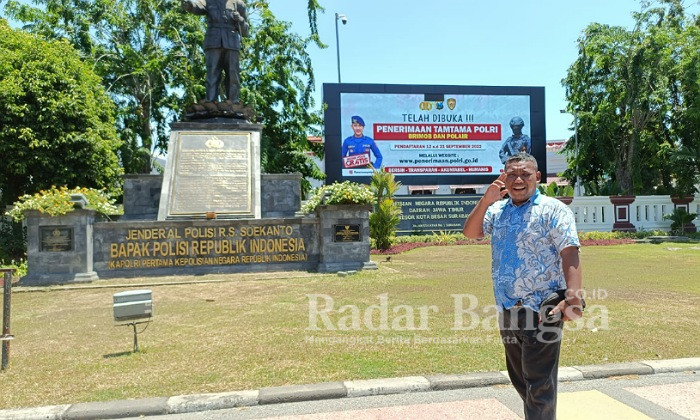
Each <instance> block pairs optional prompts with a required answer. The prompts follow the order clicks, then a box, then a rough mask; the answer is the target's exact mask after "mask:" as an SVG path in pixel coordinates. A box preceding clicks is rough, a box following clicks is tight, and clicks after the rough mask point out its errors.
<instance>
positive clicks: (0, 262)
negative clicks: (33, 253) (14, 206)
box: [0, 217, 27, 268]
mask: <svg viewBox="0 0 700 420" xmlns="http://www.w3.org/2000/svg"><path fill="white" fill-rule="evenodd" d="M26 258H27V229H26V228H23V227H22V225H21V224H20V223H16V222H13V221H12V220H11V219H9V218H7V219H6V218H4V217H0V267H5V268H8V267H9V268H16V265H17V264H18V262H19V261H22V260H24V259H26Z"/></svg>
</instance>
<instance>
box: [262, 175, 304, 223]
mask: <svg viewBox="0 0 700 420" xmlns="http://www.w3.org/2000/svg"><path fill="white" fill-rule="evenodd" d="M260 196H261V200H260V205H261V207H262V217H263V218H268V217H294V215H295V214H296V212H298V211H299V209H300V208H301V174H300V173H299V172H295V173H292V174H262V178H261V183H260Z"/></svg>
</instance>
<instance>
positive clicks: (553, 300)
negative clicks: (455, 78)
mask: <svg viewBox="0 0 700 420" xmlns="http://www.w3.org/2000/svg"><path fill="white" fill-rule="evenodd" d="M564 299H566V289H559V290H557V291H556V292H552V293H550V294H549V296H547V297H546V298H544V300H543V301H542V304H541V305H540V316H541V317H542V321H544V322H557V321H559V320H560V319H561V312H558V313H556V314H553V315H550V314H549V312H550V311H551V310H552V309H554V307H555V306H557V305H559V303H561V301H562V300H564ZM581 306H582V307H583V308H585V307H586V301H585V300H583V298H582V299H581Z"/></svg>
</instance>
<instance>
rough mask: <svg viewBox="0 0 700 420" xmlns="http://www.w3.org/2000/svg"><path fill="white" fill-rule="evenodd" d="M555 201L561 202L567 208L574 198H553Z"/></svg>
mask: <svg viewBox="0 0 700 420" xmlns="http://www.w3.org/2000/svg"><path fill="white" fill-rule="evenodd" d="M555 198H556V199H557V200H559V201H561V202H562V203H564V204H566V205H567V206H568V205H569V204H571V203H572V202H573V201H574V197H568V196H567V197H555Z"/></svg>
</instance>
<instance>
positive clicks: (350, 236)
mask: <svg viewBox="0 0 700 420" xmlns="http://www.w3.org/2000/svg"><path fill="white" fill-rule="evenodd" d="M333 230H334V232H335V235H334V236H333V242H361V241H362V236H361V235H360V225H333Z"/></svg>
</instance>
